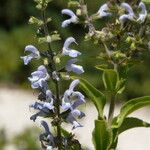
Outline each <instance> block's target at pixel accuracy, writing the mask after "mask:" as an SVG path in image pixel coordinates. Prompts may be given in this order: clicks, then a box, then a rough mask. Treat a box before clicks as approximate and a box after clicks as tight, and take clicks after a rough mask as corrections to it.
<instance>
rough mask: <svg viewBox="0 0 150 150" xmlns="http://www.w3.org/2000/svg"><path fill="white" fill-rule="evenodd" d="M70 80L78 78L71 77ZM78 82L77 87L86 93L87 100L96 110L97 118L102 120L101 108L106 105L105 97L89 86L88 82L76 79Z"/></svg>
mask: <svg viewBox="0 0 150 150" xmlns="http://www.w3.org/2000/svg"><path fill="white" fill-rule="evenodd" d="M71 78H72V79H77V78H78V77H74V76H72V77H71ZM78 79H79V80H80V84H79V86H80V87H81V89H82V90H83V91H84V92H85V93H86V95H87V97H88V98H89V100H91V101H92V102H93V103H94V105H95V106H96V108H97V111H98V113H99V117H101V118H103V108H104V106H105V104H106V97H105V96H104V94H103V93H101V92H100V91H99V90H97V89H96V88H95V87H94V86H93V85H91V84H90V83H89V82H88V81H86V80H85V79H82V78H78Z"/></svg>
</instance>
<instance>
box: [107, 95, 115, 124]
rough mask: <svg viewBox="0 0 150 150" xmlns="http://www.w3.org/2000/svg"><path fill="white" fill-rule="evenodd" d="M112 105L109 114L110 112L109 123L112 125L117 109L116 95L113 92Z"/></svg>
mask: <svg viewBox="0 0 150 150" xmlns="http://www.w3.org/2000/svg"><path fill="white" fill-rule="evenodd" d="M110 97H111V98H110V107H109V114H108V124H109V125H111V123H112V120H113V117H114V110H115V101H116V95H115V94H114V93H111V95H110Z"/></svg>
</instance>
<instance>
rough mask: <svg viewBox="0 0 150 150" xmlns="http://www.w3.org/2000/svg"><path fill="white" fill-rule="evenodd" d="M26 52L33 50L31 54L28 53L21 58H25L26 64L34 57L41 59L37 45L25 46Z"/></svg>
mask: <svg viewBox="0 0 150 150" xmlns="http://www.w3.org/2000/svg"><path fill="white" fill-rule="evenodd" d="M25 52H31V54H29V55H27V56H21V57H20V58H21V59H23V61H24V64H25V65H28V63H29V62H30V61H31V60H32V59H33V58H36V59H39V58H40V53H39V51H38V50H37V48H36V47H34V46H33V45H28V46H26V47H25Z"/></svg>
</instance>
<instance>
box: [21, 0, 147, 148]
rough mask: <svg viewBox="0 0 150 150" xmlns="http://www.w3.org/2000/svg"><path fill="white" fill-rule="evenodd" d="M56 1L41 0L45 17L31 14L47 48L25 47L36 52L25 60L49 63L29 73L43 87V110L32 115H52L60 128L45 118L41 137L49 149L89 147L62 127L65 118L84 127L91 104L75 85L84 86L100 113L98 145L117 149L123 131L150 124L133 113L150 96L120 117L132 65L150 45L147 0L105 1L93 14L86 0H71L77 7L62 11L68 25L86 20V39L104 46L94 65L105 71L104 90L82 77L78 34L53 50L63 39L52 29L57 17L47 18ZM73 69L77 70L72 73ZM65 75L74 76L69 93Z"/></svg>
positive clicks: (96, 133) (96, 132) (95, 134)
mask: <svg viewBox="0 0 150 150" xmlns="http://www.w3.org/2000/svg"><path fill="white" fill-rule="evenodd" d="M51 1H52V0H35V2H36V4H37V5H36V8H37V9H38V10H39V11H40V12H41V19H39V18H36V17H33V16H32V17H31V18H30V19H29V23H30V24H34V25H35V26H36V27H37V32H38V33H39V34H38V35H37V39H38V42H39V43H40V44H46V45H47V50H45V51H44V52H43V51H40V50H38V49H37V48H36V47H35V46H33V45H28V46H26V47H25V52H29V53H30V54H29V55H27V56H22V57H21V59H23V61H24V64H25V65H28V64H29V63H30V62H31V61H32V59H42V60H43V64H42V65H40V66H39V67H38V68H37V70H36V71H34V72H33V73H31V77H29V78H28V79H29V81H30V82H31V87H32V88H33V89H38V90H39V96H38V100H39V101H38V102H35V103H33V104H31V105H30V107H31V108H33V109H35V110H37V113H36V114H34V115H32V116H31V120H33V121H35V120H36V119H37V117H44V118H51V127H53V128H54V129H56V130H55V131H56V133H52V131H50V129H49V126H48V123H47V122H46V121H45V120H44V121H41V125H42V126H43V128H44V130H45V131H44V133H42V134H41V135H40V136H39V140H40V142H41V146H42V148H43V149H47V150H51V149H55V148H57V149H58V150H63V149H70V150H79V149H83V147H82V146H81V144H80V142H79V141H78V140H77V139H75V138H74V135H73V134H72V133H69V132H68V131H66V130H65V129H64V128H63V127H62V124H63V123H64V122H67V123H70V124H72V129H76V128H78V127H82V126H83V125H81V124H80V123H79V121H78V119H81V118H83V117H85V114H84V112H82V111H80V110H79V109H78V106H80V105H82V104H84V103H85V96H84V95H83V94H82V93H81V92H79V91H76V90H75V88H76V87H77V86H78V85H79V86H80V89H82V91H83V92H84V93H85V94H86V97H87V98H88V99H89V100H91V101H92V102H93V103H94V105H95V107H96V109H97V112H98V116H97V119H96V120H95V128H94V131H93V143H94V146H95V149H96V150H113V149H116V147H117V142H118V136H119V134H121V133H122V132H124V131H126V130H128V129H131V128H135V127H150V124H149V123H147V122H144V121H142V120H140V119H139V118H131V117H128V115H129V114H131V113H132V112H133V111H135V110H137V109H139V108H142V107H144V106H148V105H150V96H144V97H139V98H135V99H131V100H129V101H128V102H126V103H125V104H124V105H123V106H122V108H121V110H120V113H119V115H117V116H114V110H115V104H116V102H117V98H118V95H120V94H122V93H123V92H124V90H125V88H126V84H125V83H126V81H127V77H128V72H129V70H130V69H131V67H132V66H134V65H135V62H138V63H141V56H142V54H143V53H144V51H145V50H146V49H148V48H149V47H150V46H149V45H150V44H149V32H148V31H149V27H148V23H149V22H148V20H149V18H148V13H147V9H146V6H145V4H144V3H143V2H142V1H136V0H134V1H132V2H131V3H127V2H123V1H121V0H110V1H108V2H106V3H103V4H102V5H101V6H100V8H99V10H98V11H97V13H95V14H92V15H89V12H88V8H87V4H86V3H85V1H84V0H79V1H77V0H69V2H68V6H69V7H70V8H73V9H74V10H76V11H72V10H71V9H68V8H66V9H63V10H62V11H61V13H62V15H66V16H68V17H69V19H67V20H64V21H63V22H62V25H61V27H62V28H67V27H69V26H71V25H72V24H81V25H84V28H85V29H86V30H85V32H86V31H88V32H86V33H85V41H92V42H93V43H94V44H97V45H99V46H100V48H101V51H100V53H99V56H98V57H97V59H98V63H99V64H97V65H96V66H94V67H96V68H97V69H98V70H100V71H101V72H102V73H103V75H102V79H103V83H104V87H105V91H106V92H101V91H100V90H98V89H96V88H95V87H94V86H93V85H92V84H91V83H90V82H89V81H87V80H85V79H83V78H81V77H80V76H77V75H80V74H82V73H84V69H83V67H82V66H81V65H77V64H76V63H77V62H78V59H77V57H78V56H79V55H81V52H79V51H78V50H74V49H72V48H70V45H71V44H74V43H75V44H77V42H76V40H75V38H73V37H67V38H66V40H65V42H64V45H63V47H62V50H61V51H59V52H55V51H54V50H53V49H52V46H51V44H52V43H53V42H54V41H58V40H61V38H60V35H59V34H58V32H57V31H54V32H52V31H51V32H50V31H49V28H48V24H50V22H51V21H52V19H51V18H47V16H46V9H47V6H48V4H49V3H50V2H51ZM98 20H101V22H103V23H105V26H102V27H95V24H94V23H95V22H96V21H98ZM64 30H65V29H64ZM64 58H67V62H66V64H65V65H64V66H62V65H60V64H61V61H62V60H63V59H64ZM60 66H61V67H60ZM71 72H72V73H74V74H77V75H72V73H71ZM61 80H72V81H71V84H70V86H69V88H68V89H67V90H66V91H65V92H64V94H63V95H61V93H60V88H59V86H60V84H61V83H62V82H61ZM50 82H51V83H54V86H55V91H52V90H51V88H50V86H49V85H50V84H49V83H50ZM104 93H105V94H104ZM106 102H108V103H110V108H109V113H108V116H106V115H105V114H104V107H105V106H106ZM87 117H88V115H87Z"/></svg>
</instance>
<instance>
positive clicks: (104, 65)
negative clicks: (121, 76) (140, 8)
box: [95, 64, 108, 71]
mask: <svg viewBox="0 0 150 150" xmlns="http://www.w3.org/2000/svg"><path fill="white" fill-rule="evenodd" d="M95 68H96V69H98V70H101V71H104V70H106V69H107V68H108V65H106V64H101V65H96V66H95Z"/></svg>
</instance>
